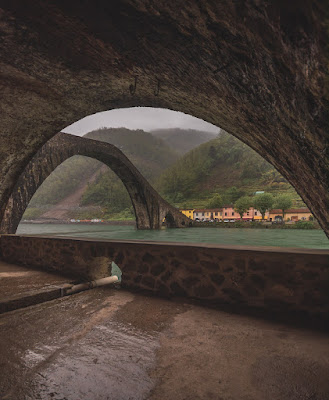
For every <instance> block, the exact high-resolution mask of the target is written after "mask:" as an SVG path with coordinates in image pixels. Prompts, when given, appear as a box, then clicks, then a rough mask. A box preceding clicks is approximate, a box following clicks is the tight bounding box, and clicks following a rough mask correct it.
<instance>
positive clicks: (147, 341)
mask: <svg viewBox="0 0 329 400" xmlns="http://www.w3.org/2000/svg"><path fill="white" fill-rule="evenodd" d="M328 377H329V338H328V335H327V334H325V333H320V332H315V331H314V332H312V331H311V330H305V329H300V328H292V327H288V326H285V325H282V324H278V323H271V322H268V321H263V320H260V319H256V318H252V317H247V316H239V315H233V314H229V313H226V312H223V311H219V310H215V309H208V308H204V307H200V306H197V305H193V304H189V303H184V302H181V301H169V300H164V299H159V298H154V297H147V296H144V295H140V294H133V293H130V292H127V291H124V290H121V289H115V288H113V287H103V288H97V289H93V290H90V291H87V292H82V293H79V294H76V295H73V296H69V297H65V298H61V299H56V300H53V301H50V302H47V303H42V304H38V305H35V306H31V307H28V308H24V309H20V310H16V311H13V312H9V313H5V314H2V315H0V399H1V400H6V399H7V400H8V399H10V400H34V399H55V400H106V399H109V400H119V399H120V400H121V399H122V400H129V399H133V400H135V399H151V400H163V399H175V400H183V399H184V400H194V399H195V400H198V399H200V400H201V399H205V400H211V399H216V400H258V399H259V400H265V399H266V400H288V399H289V400H306V399H309V400H328V399H329V379H328Z"/></svg>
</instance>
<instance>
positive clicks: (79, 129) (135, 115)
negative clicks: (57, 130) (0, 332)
mask: <svg viewBox="0 0 329 400" xmlns="http://www.w3.org/2000/svg"><path fill="white" fill-rule="evenodd" d="M102 127H107V128H121V127H124V128H129V129H143V130H145V131H151V130H154V129H163V128H184V129H197V130H200V131H208V132H213V133H218V132H219V128H218V127H217V126H214V125H212V124H209V123H208V122H205V121H203V120H202V119H198V118H195V117H191V116H190V115H187V114H183V113H181V112H177V111H171V110H166V109H162V108H150V107H134V108H121V109H116V110H111V111H104V112H100V113H97V114H93V115H89V116H88V117H86V118H83V119H81V120H80V121H77V122H75V123H74V124H72V125H70V126H68V127H66V128H65V129H63V132H66V133H72V134H74V135H80V136H81V135H84V134H85V133H87V132H90V131H93V130H95V129H98V128H102Z"/></svg>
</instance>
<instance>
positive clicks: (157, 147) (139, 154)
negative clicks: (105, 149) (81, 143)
mask: <svg viewBox="0 0 329 400" xmlns="http://www.w3.org/2000/svg"><path fill="white" fill-rule="evenodd" d="M85 137H86V138H89V139H95V140H99V141H101V142H106V143H111V144H114V145H115V146H117V147H118V148H119V149H120V150H121V151H122V152H123V153H124V154H125V155H126V156H127V157H128V158H129V160H130V161H132V163H133V164H134V165H135V166H136V167H137V168H138V169H139V171H140V172H141V173H142V174H143V175H144V176H145V178H147V179H150V180H152V179H153V178H154V177H156V176H158V175H159V174H160V173H161V171H163V170H164V169H166V168H168V167H169V166H170V165H172V164H173V163H174V162H175V161H176V160H177V159H178V158H179V154H178V153H177V152H176V151H175V150H173V149H172V148H171V146H168V144H166V143H165V142H164V141H163V140H162V139H161V138H160V137H154V136H153V135H152V134H151V133H149V132H145V131H143V130H141V129H138V130H130V129H126V128H101V129H98V130H95V131H92V132H89V133H87V134H86V135H85Z"/></svg>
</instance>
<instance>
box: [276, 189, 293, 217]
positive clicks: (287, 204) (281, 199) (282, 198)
mask: <svg viewBox="0 0 329 400" xmlns="http://www.w3.org/2000/svg"><path fill="white" fill-rule="evenodd" d="M291 206H292V199H291V197H290V196H289V195H288V194H280V195H279V196H277V197H276V198H275V200H274V208H278V209H279V210H282V217H283V220H284V216H285V214H286V210H288V209H289V208H291Z"/></svg>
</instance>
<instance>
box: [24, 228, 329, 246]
mask: <svg viewBox="0 0 329 400" xmlns="http://www.w3.org/2000/svg"><path fill="white" fill-rule="evenodd" d="M17 233H18V234H28V235H53V236H70V237H81V238H95V239H114V240H115V239H129V240H147V241H163V242H189V243H214V244H224V245H226V244H227V245H246V246H277V247H303V248H313V249H329V240H328V239H327V237H326V235H325V234H324V232H322V231H320V230H302V229H291V230H290V229H289V230H288V229H239V228H230V229H225V228H186V229H161V230H142V231H138V230H137V229H136V228H135V227H134V226H129V225H128V226H114V225H100V224H95V225H78V224H20V225H19V227H18V230H17Z"/></svg>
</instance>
